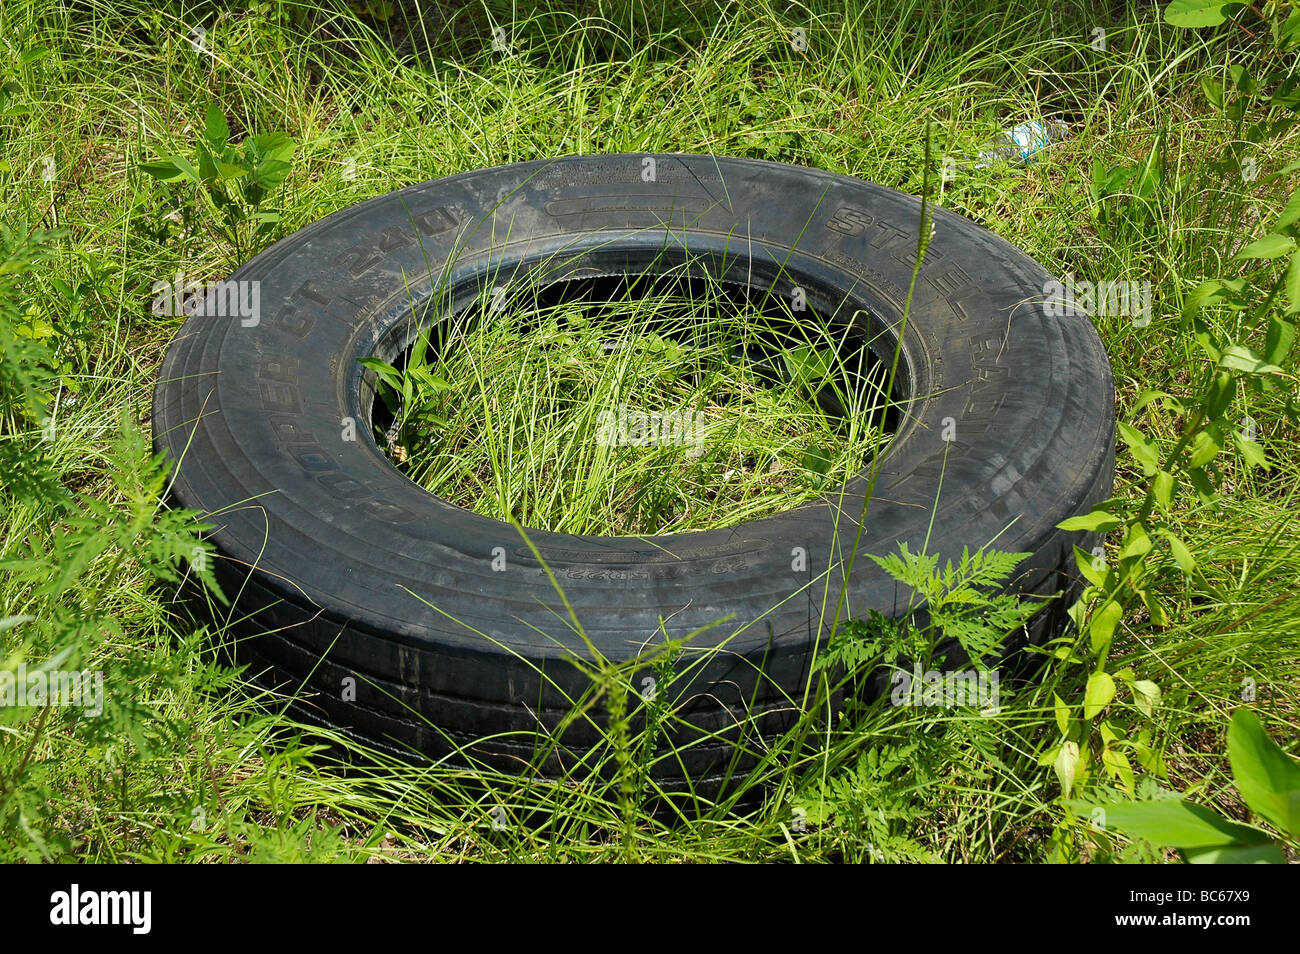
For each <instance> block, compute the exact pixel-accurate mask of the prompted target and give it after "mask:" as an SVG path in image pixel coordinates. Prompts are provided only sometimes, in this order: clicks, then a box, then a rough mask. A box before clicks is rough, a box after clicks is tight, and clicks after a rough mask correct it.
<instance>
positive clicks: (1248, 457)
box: [1232, 431, 1268, 467]
mask: <svg viewBox="0 0 1300 954" xmlns="http://www.w3.org/2000/svg"><path fill="white" fill-rule="evenodd" d="M1232 442H1233V443H1234V444H1236V445H1237V450H1238V451H1239V452H1240V453H1241V456H1242V459H1243V460H1245V461H1246V463H1247V464H1248V465H1249V466H1251V467H1267V466H1268V458H1267V457H1265V456H1264V448H1262V447H1260V446H1259V445H1258V444H1257V443H1255V442H1254V441H1252V440H1250V439H1248V438H1245V437H1242V436H1241V434H1240V433H1238V432H1237V431H1233V432H1232Z"/></svg>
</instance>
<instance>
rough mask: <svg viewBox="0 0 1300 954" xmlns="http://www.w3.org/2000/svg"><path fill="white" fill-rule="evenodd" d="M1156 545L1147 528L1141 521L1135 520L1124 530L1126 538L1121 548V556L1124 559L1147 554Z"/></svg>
mask: <svg viewBox="0 0 1300 954" xmlns="http://www.w3.org/2000/svg"><path fill="white" fill-rule="evenodd" d="M1154 546H1155V543H1154V542H1153V541H1152V539H1151V537H1149V536H1148V535H1147V528H1146V527H1144V526H1143V525H1142V524H1141V523H1140V522H1134V523H1132V524H1130V525H1129V528H1128V529H1127V530H1126V531H1125V532H1124V540H1123V542H1122V543H1121V544H1120V548H1119V558H1120V560H1121V561H1124V560H1127V559H1129V558H1131V557H1143V556H1146V555H1147V554H1148V553H1150V552H1151V548H1152V547H1154Z"/></svg>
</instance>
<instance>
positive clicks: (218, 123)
mask: <svg viewBox="0 0 1300 954" xmlns="http://www.w3.org/2000/svg"><path fill="white" fill-rule="evenodd" d="M203 135H204V138H206V139H207V141H208V142H210V143H211V144H212V145H213V147H214V148H216V149H220V148H221V147H222V146H224V145H225V144H226V141H227V140H228V139H230V127H229V126H228V125H226V116H225V113H223V112H222V111H221V110H220V109H218V108H217V104H216V103H210V104H209V105H208V115H207V117H206V119H205V121H204V124H203Z"/></svg>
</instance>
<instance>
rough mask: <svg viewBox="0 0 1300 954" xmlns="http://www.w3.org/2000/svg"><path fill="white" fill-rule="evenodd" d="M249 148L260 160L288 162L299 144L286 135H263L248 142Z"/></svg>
mask: <svg viewBox="0 0 1300 954" xmlns="http://www.w3.org/2000/svg"><path fill="white" fill-rule="evenodd" d="M248 146H249V148H250V149H251V150H252V151H253V154H254V155H256V156H257V157H258V159H260V160H274V161H277V162H288V161H289V160H290V159H292V158H293V154H294V151H295V150H296V149H297V148H298V144H297V143H296V142H294V141H293V140H292V139H290V138H289V137H288V136H287V135H285V134H284V133H278V132H277V133H263V134H262V135H260V136H254V137H253V138H252V139H250V140H248Z"/></svg>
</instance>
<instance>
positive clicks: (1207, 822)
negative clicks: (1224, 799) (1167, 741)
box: [1071, 798, 1265, 849]
mask: <svg viewBox="0 0 1300 954" xmlns="http://www.w3.org/2000/svg"><path fill="white" fill-rule="evenodd" d="M1071 808H1074V810H1075V811H1077V812H1079V813H1080V814H1090V813H1091V812H1092V810H1093V809H1094V808H1101V809H1102V810H1103V811H1105V813H1106V827H1107V828H1118V829H1119V830H1120V831H1122V832H1126V833H1127V834H1129V835H1133V836H1135V837H1138V838H1142V839H1144V840H1146V841H1149V842H1151V843H1152V844H1153V845H1160V846H1162V847H1170V848H1180V849H1183V848H1222V847H1225V846H1228V845H1233V844H1238V843H1244V844H1255V843H1257V842H1259V841H1260V840H1261V839H1262V838H1264V837H1265V836H1264V834H1263V832H1261V831H1259V830H1258V829H1255V828H1248V827H1246V826H1245V825H1238V824H1236V823H1235V822H1230V821H1228V819H1226V818H1224V817H1223V816H1222V815H1220V814H1218V813H1217V812H1214V811H1211V810H1210V809H1208V808H1204V807H1202V806H1200V805H1193V804H1191V803H1190V802H1185V801H1183V800H1182V799H1181V798H1157V799H1155V800H1153V801H1149V802H1116V803H1111V804H1109V805H1082V806H1079V807H1076V806H1075V805H1074V804H1071Z"/></svg>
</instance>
